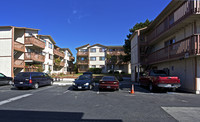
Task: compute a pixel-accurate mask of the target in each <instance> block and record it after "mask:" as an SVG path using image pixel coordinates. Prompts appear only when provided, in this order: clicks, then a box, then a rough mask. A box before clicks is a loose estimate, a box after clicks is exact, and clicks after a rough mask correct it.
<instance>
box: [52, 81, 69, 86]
mask: <svg viewBox="0 0 200 122" xmlns="http://www.w3.org/2000/svg"><path fill="white" fill-rule="evenodd" d="M72 84H73V83H59V82H54V83H53V85H56V86H71V85H72Z"/></svg>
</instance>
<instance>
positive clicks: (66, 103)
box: [0, 82, 200, 122]
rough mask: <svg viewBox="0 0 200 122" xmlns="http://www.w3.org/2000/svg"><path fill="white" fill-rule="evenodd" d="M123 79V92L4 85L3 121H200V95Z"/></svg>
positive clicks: (1, 90)
mask: <svg viewBox="0 0 200 122" xmlns="http://www.w3.org/2000/svg"><path fill="white" fill-rule="evenodd" d="M130 87H131V84H130V83H128V82H122V83H121V85H120V88H121V89H120V90H119V91H110V90H109V91H98V86H96V87H95V88H94V89H92V90H72V87H71V86H70V85H67V86H45V87H41V88H39V89H36V90H35V89H24V90H17V89H15V88H13V87H11V86H0V94H1V97H0V121H2V122H3V121H9V122H10V121H17V122H22V121H29V122H34V121H37V122H40V121H41V122H55V121H58V122H60V121H63V122H64V121H75V122H78V121H84V122H85V121H89V122H91V121H95V122H96V121H97V122H98V121H100V122H104V121H105V122H107V121H113V122H133V121H148V122H149V121H152V122H156V121H167V122H168V121H170V122H171V121H172V122H173V121H200V118H199V114H200V104H199V101H200V96H199V95H195V94H190V93H181V92H158V93H157V92H156V93H150V92H149V91H148V90H146V89H144V88H142V87H139V86H137V85H136V86H135V94H129V91H130Z"/></svg>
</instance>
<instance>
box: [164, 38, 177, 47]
mask: <svg viewBox="0 0 200 122" xmlns="http://www.w3.org/2000/svg"><path fill="white" fill-rule="evenodd" d="M175 42H176V41H175V39H170V40H168V41H166V42H165V47H166V46H169V45H171V44H173V43H175Z"/></svg>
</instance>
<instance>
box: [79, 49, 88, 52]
mask: <svg viewBox="0 0 200 122" xmlns="http://www.w3.org/2000/svg"><path fill="white" fill-rule="evenodd" d="M79 51H80V52H87V49H80V50H79Z"/></svg>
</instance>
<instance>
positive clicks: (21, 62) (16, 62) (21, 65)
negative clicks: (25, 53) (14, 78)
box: [14, 59, 24, 68]
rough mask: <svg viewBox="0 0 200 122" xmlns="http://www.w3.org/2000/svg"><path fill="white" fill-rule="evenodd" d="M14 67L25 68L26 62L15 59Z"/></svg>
mask: <svg viewBox="0 0 200 122" xmlns="http://www.w3.org/2000/svg"><path fill="white" fill-rule="evenodd" d="M14 67H15V68H24V60H20V59H15V60H14Z"/></svg>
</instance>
